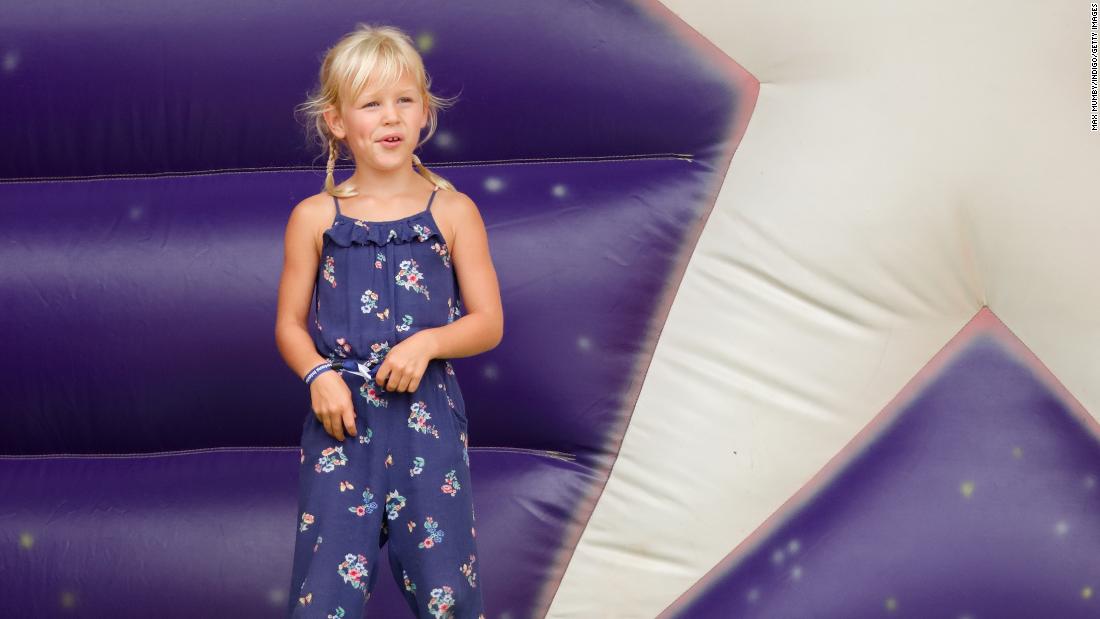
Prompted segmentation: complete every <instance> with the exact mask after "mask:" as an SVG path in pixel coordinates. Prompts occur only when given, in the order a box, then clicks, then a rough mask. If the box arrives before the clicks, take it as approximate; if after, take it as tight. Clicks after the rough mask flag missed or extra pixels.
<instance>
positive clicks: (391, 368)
mask: <svg viewBox="0 0 1100 619" xmlns="http://www.w3.org/2000/svg"><path fill="white" fill-rule="evenodd" d="M426 331H427V330H426V329H423V330H420V331H417V332H416V333H413V334H412V335H410V336H409V337H407V338H405V339H404V340H402V341H401V342H400V343H398V344H397V345H396V346H394V347H393V348H391V349H390V351H389V352H388V353H386V358H385V359H383V360H382V365H380V366H378V372H376V373H375V375H374V382H375V384H376V385H378V386H379V387H382V388H383V389H385V390H386V391H408V392H410V393H411V392H413V391H416V389H417V387H419V386H420V379H421V377H423V376H424V371H425V370H426V369H427V368H428V363H429V362H430V361H431V360H432V358H433V354H434V352H435V347H434V345H433V342H432V339H431V338H432V336H431V334H429V333H426Z"/></svg>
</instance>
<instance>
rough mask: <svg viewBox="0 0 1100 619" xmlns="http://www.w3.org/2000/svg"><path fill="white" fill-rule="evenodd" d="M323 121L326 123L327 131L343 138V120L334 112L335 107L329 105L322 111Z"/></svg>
mask: <svg viewBox="0 0 1100 619" xmlns="http://www.w3.org/2000/svg"><path fill="white" fill-rule="evenodd" d="M324 117H325V123H327V124H328V128H329V131H331V132H332V135H334V136H336V137H338V138H340V139H343V138H344V122H343V120H342V119H341V118H340V115H339V114H338V113H337V112H336V108H335V107H332V106H330V107H329V108H327V109H326V110H325V111H324Z"/></svg>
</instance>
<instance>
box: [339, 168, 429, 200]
mask: <svg viewBox="0 0 1100 619" xmlns="http://www.w3.org/2000/svg"><path fill="white" fill-rule="evenodd" d="M424 183H427V184H430V183H428V180H427V179H426V178H424V177H423V176H421V175H420V174H419V173H418V172H416V170H413V169H412V165H411V164H410V166H409V168H408V169H407V170H403V171H397V170H394V171H392V172H381V173H380V172H378V171H371V172H368V173H366V174H364V173H363V172H362V171H359V170H357V171H356V172H355V173H354V174H352V176H351V177H350V178H348V180H347V181H345V183H341V184H349V185H352V186H354V187H355V188H356V189H357V190H358V191H359V192H360V193H367V192H369V193H371V194H372V195H376V196H393V195H398V194H402V193H409V192H410V190H412V189H414V188H417V187H419V186H420V185H421V184H424Z"/></svg>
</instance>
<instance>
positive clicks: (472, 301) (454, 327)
mask: <svg viewBox="0 0 1100 619" xmlns="http://www.w3.org/2000/svg"><path fill="white" fill-rule="evenodd" d="M447 193H448V194H452V195H449V196H448V198H449V199H448V201H447V204H446V205H439V206H444V208H445V209H446V216H447V221H449V222H451V225H452V228H453V230H454V237H453V244H452V245H451V247H450V249H451V264H452V266H453V267H454V269H455V273H456V275H457V276H458V287H459V292H460V294H461V295H462V305H463V308H464V312H463V315H462V316H460V317H459V319H458V320H456V321H454V322H452V323H450V324H448V325H444V326H441V327H435V328H432V329H428V330H427V331H428V332H429V333H430V334H431V336H432V339H433V342H434V348H435V352H434V355H433V356H434V357H438V358H443V359H450V358H456V357H470V356H473V355H476V354H478V353H481V352H484V351H486V350H490V349H492V348H495V347H496V346H497V344H499V343H500V340H501V339H502V338H503V337H504V311H503V309H502V307H501V301H500V285H499V282H498V281H497V274H496V269H495V268H494V267H493V261H492V257H491V256H490V254H489V239H488V235H487V233H486V231H485V222H484V221H483V220H482V219H481V213H480V212H479V211H478V208H477V205H476V204H474V201H473V200H471V199H470V197H469V196H467V195H466V194H464V193H462V192H460V191H454V192H447ZM437 208H438V207H437Z"/></svg>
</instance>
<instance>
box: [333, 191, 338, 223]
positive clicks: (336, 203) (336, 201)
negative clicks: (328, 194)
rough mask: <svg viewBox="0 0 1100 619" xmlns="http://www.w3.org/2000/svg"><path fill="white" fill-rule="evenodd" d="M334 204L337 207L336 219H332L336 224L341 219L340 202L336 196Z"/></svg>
mask: <svg viewBox="0 0 1100 619" xmlns="http://www.w3.org/2000/svg"><path fill="white" fill-rule="evenodd" d="M332 203H333V204H335V205H336V217H333V218H332V221H333V222H335V221H336V219H337V218H339V217H340V200H338V199H337V198H336V196H332Z"/></svg>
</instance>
